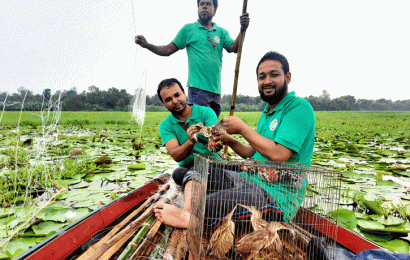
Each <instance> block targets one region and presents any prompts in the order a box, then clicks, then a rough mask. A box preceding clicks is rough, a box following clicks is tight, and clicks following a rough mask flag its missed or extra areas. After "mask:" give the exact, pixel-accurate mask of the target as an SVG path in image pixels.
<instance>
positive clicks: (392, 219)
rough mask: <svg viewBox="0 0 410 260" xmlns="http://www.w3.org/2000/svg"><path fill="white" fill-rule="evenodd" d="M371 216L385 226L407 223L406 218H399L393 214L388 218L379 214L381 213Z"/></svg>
mask: <svg viewBox="0 0 410 260" xmlns="http://www.w3.org/2000/svg"><path fill="white" fill-rule="evenodd" d="M370 218H371V219H372V220H374V221H377V222H379V223H380V224H383V225H385V226H397V225H401V224H403V223H405V220H403V219H401V218H398V217H394V216H391V215H390V216H388V217H387V218H386V217H384V216H379V215H371V216H370Z"/></svg>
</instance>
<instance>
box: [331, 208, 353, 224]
mask: <svg viewBox="0 0 410 260" xmlns="http://www.w3.org/2000/svg"><path fill="white" fill-rule="evenodd" d="M329 216H330V217H332V218H333V219H336V220H337V223H338V224H340V225H342V226H344V227H346V228H348V229H354V228H356V226H357V219H356V216H355V214H354V212H353V211H351V210H348V209H338V210H335V211H332V212H329Z"/></svg>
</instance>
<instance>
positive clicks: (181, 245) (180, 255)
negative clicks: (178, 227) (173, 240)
mask: <svg viewBox="0 0 410 260" xmlns="http://www.w3.org/2000/svg"><path fill="white" fill-rule="evenodd" d="M187 232H188V230H186V229H184V230H183V231H182V233H181V238H180V239H179V242H178V246H177V250H176V252H175V260H180V259H185V256H186V253H187V251H188V243H187V240H186V236H187Z"/></svg>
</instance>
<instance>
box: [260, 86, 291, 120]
mask: <svg viewBox="0 0 410 260" xmlns="http://www.w3.org/2000/svg"><path fill="white" fill-rule="evenodd" d="M294 97H295V91H292V92H290V93H288V94H287V95H286V96H285V97H284V98H282V100H281V101H279V103H278V104H277V105H276V107H275V108H274V109H273V110H272V111H270V112H269V104H266V106H265V109H264V110H263V113H266V114H268V115H271V114H273V113H274V112H277V111H280V110H282V109H283V107H284V106H285V104H286V103H288V101H289V100H290V99H292V98H294Z"/></svg>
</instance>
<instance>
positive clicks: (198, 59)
mask: <svg viewBox="0 0 410 260" xmlns="http://www.w3.org/2000/svg"><path fill="white" fill-rule="evenodd" d="M208 36H210V37H211V38H212V41H210V40H208ZM172 42H173V43H174V44H175V45H176V46H177V47H178V49H184V48H185V47H186V51H187V55H188V83H187V86H188V87H194V88H198V89H202V90H205V91H209V92H212V93H216V94H221V71H222V50H223V48H225V49H226V48H228V47H229V46H230V45H231V44H232V43H234V40H233V39H232V38H231V36H229V33H228V31H227V30H225V29H223V28H221V27H218V26H217V25H216V24H215V23H213V26H212V28H211V29H206V28H205V27H203V26H202V25H201V24H200V23H199V22H198V21H197V22H195V23H189V24H186V25H185V26H184V27H182V28H181V30H180V31H179V32H178V34H177V35H176V37H175V39H174V40H173V41H172ZM212 42H214V43H215V47H213V46H212Z"/></svg>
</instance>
